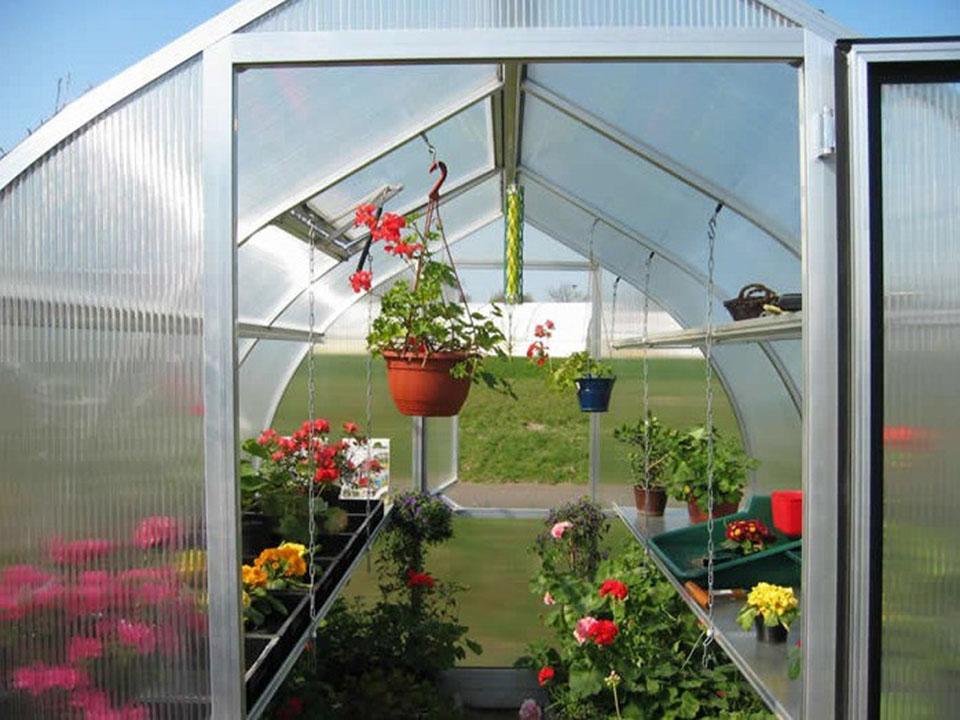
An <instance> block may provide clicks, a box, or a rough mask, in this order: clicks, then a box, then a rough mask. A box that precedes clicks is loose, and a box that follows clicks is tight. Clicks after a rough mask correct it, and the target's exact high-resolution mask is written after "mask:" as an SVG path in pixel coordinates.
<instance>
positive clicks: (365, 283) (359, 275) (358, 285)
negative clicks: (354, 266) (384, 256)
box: [350, 270, 373, 293]
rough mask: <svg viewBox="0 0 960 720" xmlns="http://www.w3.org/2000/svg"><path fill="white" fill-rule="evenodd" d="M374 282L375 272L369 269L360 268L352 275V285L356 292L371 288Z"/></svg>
mask: <svg viewBox="0 0 960 720" xmlns="http://www.w3.org/2000/svg"><path fill="white" fill-rule="evenodd" d="M372 282H373V274H372V273H371V272H370V271H369V270H358V271H357V272H355V273H354V274H353V275H351V276H350V285H351V286H352V287H353V291H354V292H356V293H358V292H361V291H363V290H369V289H370V285H371V283H372Z"/></svg>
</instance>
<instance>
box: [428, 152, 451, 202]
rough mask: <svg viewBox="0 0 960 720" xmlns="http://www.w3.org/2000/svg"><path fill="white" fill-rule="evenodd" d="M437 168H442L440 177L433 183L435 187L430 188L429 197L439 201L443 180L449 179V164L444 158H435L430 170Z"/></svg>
mask: <svg viewBox="0 0 960 720" xmlns="http://www.w3.org/2000/svg"><path fill="white" fill-rule="evenodd" d="M437 168H440V177H439V178H437V181H436V182H435V183H434V184H433V187H432V188H430V194H429V195H428V197H429V198H430V200H432V201H433V202H439V200H440V186H441V185H443V181H444V180H446V179H447V164H446V163H445V162H443V160H434V161H433V162H432V163H430V172H433V171H434V170H436V169H437Z"/></svg>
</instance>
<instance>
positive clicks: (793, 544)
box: [650, 496, 801, 590]
mask: <svg viewBox="0 0 960 720" xmlns="http://www.w3.org/2000/svg"><path fill="white" fill-rule="evenodd" d="M748 519H756V520H762V521H763V523H764V524H765V525H766V526H767V527H768V528H770V529H771V531H773V532H774V533H775V534H776V537H777V539H776V542H774V543H773V544H772V545H771V546H769V547H768V548H767V549H766V550H761V551H760V552H758V553H753V554H751V555H742V556H740V555H738V556H735V557H734V556H732V553H731V551H729V550H727V549H726V548H724V547H723V546H722V544H723V541H724V540H725V539H726V530H727V523H728V522H731V521H732V520H748ZM713 542H714V547H715V553H716V554H715V555H714V563H713V584H714V587H717V588H744V589H746V590H749V589H750V588H751V587H753V586H754V585H756V584H757V583H758V582H769V583H775V584H777V585H788V586H791V587H799V586H800V543H801V541H800V540H792V539H790V538H788V537H786V536H785V535H782V534H780V533H777V532H776V530H775V529H774V527H773V518H772V517H771V513H770V497H769V496H755V497H753V498H752V499H751V500H750V505H749V507H748V508H747V509H746V511H744V512H739V513H735V514H734V515H727V516H725V517H721V518H717V519H716V520H715V522H714V525H713ZM650 547H651V548H652V549H653V551H654V552H655V553H656V554H657V555H658V556H659V557H660V558H661V559H662V560H663V562H664V563H665V564H666V566H667V568H669V570H670V572H671V573H673V575H674V577H676V578H677V579H678V580H680V582H686V581H688V580H693V581H694V582H695V583H697V584H698V585H700V586H702V587H705V586H706V584H707V568H706V567H705V566H704V565H703V560H704V558H705V557H706V555H707V523H705V522H704V523H700V524H698V525H691V526H690V527H687V528H682V529H680V530H671V531H669V532H665V533H660V534H659V535H655V536H654V537H652V538H651V539H650ZM724 556H726V557H724Z"/></svg>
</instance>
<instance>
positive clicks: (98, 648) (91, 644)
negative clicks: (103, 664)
mask: <svg viewBox="0 0 960 720" xmlns="http://www.w3.org/2000/svg"><path fill="white" fill-rule="evenodd" d="M101 655H103V643H102V642H100V640H99V639H98V638H88V637H74V638H70V642H69V643H68V644H67V660H69V661H70V662H71V663H78V662H81V661H83V660H95V659H96V658H98V657H100V656H101Z"/></svg>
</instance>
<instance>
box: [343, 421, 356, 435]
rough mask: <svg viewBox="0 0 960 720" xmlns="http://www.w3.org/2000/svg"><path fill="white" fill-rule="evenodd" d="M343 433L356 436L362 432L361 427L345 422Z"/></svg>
mask: <svg viewBox="0 0 960 720" xmlns="http://www.w3.org/2000/svg"><path fill="white" fill-rule="evenodd" d="M343 431H344V432H345V433H347V434H348V435H356V434H357V433H358V432H360V426H359V425H357V424H356V423H353V422H345V423H344V424H343Z"/></svg>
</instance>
